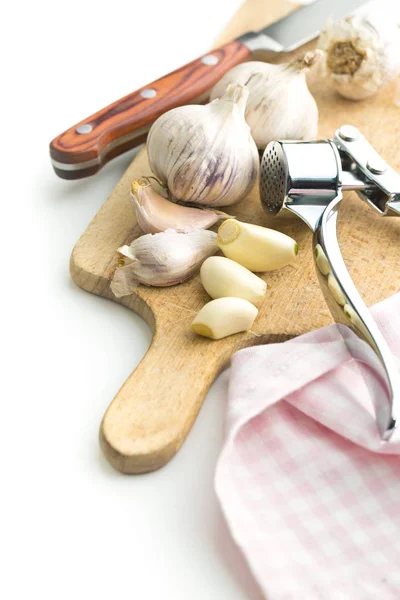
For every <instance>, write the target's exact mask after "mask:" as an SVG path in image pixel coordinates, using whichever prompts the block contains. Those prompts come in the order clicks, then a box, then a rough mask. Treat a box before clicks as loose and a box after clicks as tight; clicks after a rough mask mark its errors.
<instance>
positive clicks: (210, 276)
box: [200, 256, 267, 306]
mask: <svg viewBox="0 0 400 600" xmlns="http://www.w3.org/2000/svg"><path fill="white" fill-rule="evenodd" d="M200 278H201V283H202V284H203V287H204V289H205V290H206V292H207V294H208V295H209V296H211V298H225V297H234V298H242V299H243V300H247V301H248V302H251V303H252V304H254V306H260V304H261V302H262V301H263V299H264V297H265V294H266V291H267V284H266V283H265V281H264V280H263V279H261V277H257V275H254V273H252V272H251V271H249V270H248V269H246V268H245V267H242V265H239V263H237V262H235V261H233V260H230V259H229V258H225V257H224V256H210V258H207V260H205V261H204V262H203V264H202V265H201V269H200Z"/></svg>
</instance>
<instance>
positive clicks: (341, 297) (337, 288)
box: [328, 273, 346, 306]
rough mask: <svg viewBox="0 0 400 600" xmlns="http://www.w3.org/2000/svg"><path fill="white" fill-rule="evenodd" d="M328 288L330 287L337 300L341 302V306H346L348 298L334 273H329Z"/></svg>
mask: <svg viewBox="0 0 400 600" xmlns="http://www.w3.org/2000/svg"><path fill="white" fill-rule="evenodd" d="M328 288H329V289H330V291H331V294H332V296H333V298H334V300H335V302H337V303H338V304H340V306H344V305H345V304H346V298H345V296H344V294H343V292H342V290H341V289H340V286H339V284H338V282H337V280H336V278H335V276H334V275H332V273H329V275H328Z"/></svg>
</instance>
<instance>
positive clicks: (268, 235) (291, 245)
mask: <svg viewBox="0 0 400 600" xmlns="http://www.w3.org/2000/svg"><path fill="white" fill-rule="evenodd" d="M217 242H218V246H219V247H220V249H221V250H222V252H223V253H224V255H225V256H226V257H227V258H230V259H232V260H235V261H236V262H238V263H239V264H240V265H243V267H246V269H249V271H256V272H261V271H273V270H275V269H280V268H281V267H285V266H286V265H288V264H289V263H290V262H292V261H293V260H294V259H295V258H296V256H297V254H298V251H299V248H298V245H297V244H296V242H295V240H293V239H292V238H291V237H289V236H288V235H285V234H284V233H281V232H280V231H275V230H274V229H268V228H267V227H260V226H259V225H253V224H252V223H242V222H240V221H236V220H235V219H227V220H226V221H224V222H223V223H222V225H220V227H219V229H218V238H217Z"/></svg>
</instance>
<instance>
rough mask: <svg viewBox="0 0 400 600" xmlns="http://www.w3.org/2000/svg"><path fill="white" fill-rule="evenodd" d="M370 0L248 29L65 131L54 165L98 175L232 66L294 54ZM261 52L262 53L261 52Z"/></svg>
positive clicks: (327, 4) (325, 6)
mask: <svg viewBox="0 0 400 600" xmlns="http://www.w3.org/2000/svg"><path fill="white" fill-rule="evenodd" d="M364 3H365V0H317V1H316V2H315V3H313V4H309V5H307V6H305V7H303V8H300V9H298V10H296V11H294V12H293V13H290V14H289V15H288V16H287V17H285V18H283V19H281V20H280V21H277V22H276V23H273V24H272V25H269V26H268V27H266V28H265V29H262V30H261V31H258V32H248V33H246V34H244V35H242V36H240V37H239V38H237V39H236V40H233V41H232V42H228V43H227V44H225V45H224V46H221V47H219V48H217V49H215V50H213V51H212V52H209V53H208V54H205V55H204V56H202V57H200V58H198V59H197V60H194V61H192V62H190V63H189V64H187V65H185V66H183V67H181V68H180V69H177V70H176V71H173V72H172V73H170V74H169V75H165V76H164V77H161V79H157V81H154V82H153V83H150V84H149V85H146V86H145V87H143V88H141V89H139V90H137V91H136V92H133V93H132V94H129V95H128V96H125V97H124V98H122V99H121V100H117V102H114V103H113V104H110V105H109V106H107V107H106V108H103V109H102V110H100V111H99V112H97V113H95V114H94V115H92V116H91V117H88V118H87V119H84V120H83V121H81V122H80V123H77V125H74V126H73V127H71V128H70V129H68V130H67V131H65V132H64V133H62V134H60V135H59V136H57V137H56V138H54V140H53V141H52V142H51V144H50V156H51V161H52V164H53V168H54V170H55V172H56V173H57V175H59V176H60V177H62V178H63V179H80V178H82V177H87V176H88V175H93V174H94V173H96V172H97V171H99V170H100V169H101V167H102V166H103V165H104V164H105V163H106V162H108V161H109V160H111V159H112V158H114V157H115V156H118V155H119V154H122V153H123V152H126V151H127V150H129V149H131V148H133V147H135V146H137V145H139V144H141V143H142V142H144V140H145V139H146V135H147V132H148V130H149V129H150V127H151V125H152V123H153V122H154V121H155V120H156V119H157V118H158V117H159V116H160V115H161V114H163V113H165V112H166V111H167V110H170V109H171V108H175V107H177V106H181V105H183V104H189V103H200V102H202V101H204V100H205V99H206V98H207V95H208V92H209V90H210V89H211V88H212V87H213V86H214V85H215V83H217V81H219V79H220V78H221V77H222V76H223V75H224V73H226V72H227V71H228V70H229V69H231V68H232V67H234V66H235V65H237V64H239V63H241V62H244V61H246V60H248V59H250V58H251V57H252V55H254V53H256V54H257V58H264V59H267V58H268V57H271V54H277V53H282V52H289V51H291V50H295V49H296V48H298V47H299V46H301V45H303V44H305V43H306V42H308V41H309V40H311V39H313V38H314V37H316V36H317V35H318V33H319V32H320V30H321V28H322V27H323V26H324V24H325V23H326V21H327V19H328V17H330V18H332V19H333V20H336V19H340V18H342V17H344V16H346V15H347V14H349V13H351V12H352V11H354V10H355V9H356V8H358V7H359V6H361V5H362V4H364ZM260 53H261V56H260Z"/></svg>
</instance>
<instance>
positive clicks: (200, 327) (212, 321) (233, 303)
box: [192, 298, 258, 340]
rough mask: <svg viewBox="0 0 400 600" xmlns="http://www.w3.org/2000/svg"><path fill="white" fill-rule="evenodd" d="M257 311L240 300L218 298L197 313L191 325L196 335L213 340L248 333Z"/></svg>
mask: <svg viewBox="0 0 400 600" xmlns="http://www.w3.org/2000/svg"><path fill="white" fill-rule="evenodd" d="M257 314H258V310H257V309H256V307H255V306H253V304H251V303H250V302H247V300H243V299H242V298H218V299H217V300H212V301H211V302H209V303H208V304H206V305H205V306H203V308H202V309H201V310H200V311H199V312H198V314H197V315H196V317H195V318H194V321H193V323H192V329H193V331H195V332H196V333H198V334H200V335H203V336H205V337H209V338H211V339H213V340H220V339H221V338H224V337H227V336H228V335H233V334H234V333H240V332H242V331H248V330H249V329H250V327H251V326H252V325H253V323H254V319H255V318H256V316H257Z"/></svg>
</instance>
